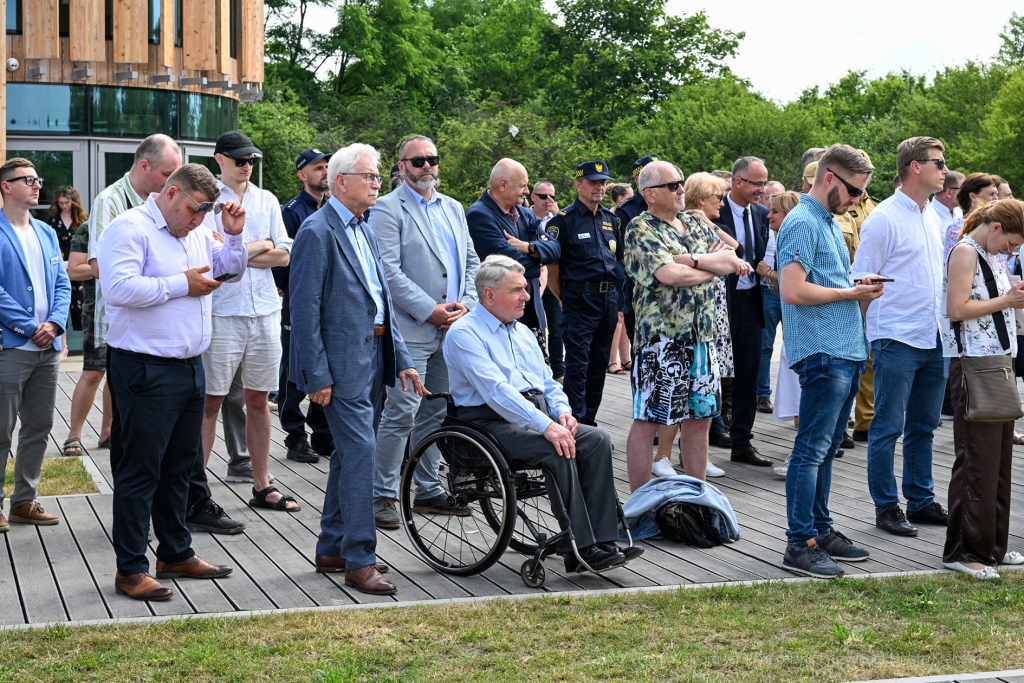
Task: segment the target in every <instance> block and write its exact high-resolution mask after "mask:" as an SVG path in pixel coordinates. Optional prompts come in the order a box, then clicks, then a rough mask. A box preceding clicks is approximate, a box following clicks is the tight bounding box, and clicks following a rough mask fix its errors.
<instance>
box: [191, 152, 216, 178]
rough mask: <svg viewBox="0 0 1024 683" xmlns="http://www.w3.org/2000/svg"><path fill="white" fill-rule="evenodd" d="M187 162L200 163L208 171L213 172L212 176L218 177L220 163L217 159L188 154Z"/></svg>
mask: <svg viewBox="0 0 1024 683" xmlns="http://www.w3.org/2000/svg"><path fill="white" fill-rule="evenodd" d="M188 163H190V164H202V165H203V166H205V167H206V168H208V169H210V173H212V174H213V177H214V178H220V165H219V164H218V163H217V160H216V159H214V158H213V157H201V156H196V155H193V154H190V155H189V156H188Z"/></svg>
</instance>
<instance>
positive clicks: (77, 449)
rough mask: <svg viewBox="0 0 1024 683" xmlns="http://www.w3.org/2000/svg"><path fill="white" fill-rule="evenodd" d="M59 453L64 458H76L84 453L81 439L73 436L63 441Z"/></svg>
mask: <svg viewBox="0 0 1024 683" xmlns="http://www.w3.org/2000/svg"><path fill="white" fill-rule="evenodd" d="M60 454H61V456H62V457H65V458H77V457H78V456H80V455H85V446H83V445H82V439H81V438H79V437H77V436H73V437H71V438H70V439H68V440H67V441H65V442H64V449H63V450H62V451H61V453H60Z"/></svg>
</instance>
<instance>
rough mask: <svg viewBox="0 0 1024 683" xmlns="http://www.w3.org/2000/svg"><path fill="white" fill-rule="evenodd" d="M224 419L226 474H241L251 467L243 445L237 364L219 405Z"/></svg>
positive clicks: (243, 422) (239, 374)
mask: <svg viewBox="0 0 1024 683" xmlns="http://www.w3.org/2000/svg"><path fill="white" fill-rule="evenodd" d="M220 417H221V419H222V420H223V421H224V444H225V445H226V446H227V449H228V474H229V475H230V474H242V473H244V472H248V471H249V470H250V469H251V465H250V464H249V450H248V449H247V448H246V446H245V398H244V397H243V396H242V366H241V365H239V366H238V370H236V371H235V377H234V379H232V380H231V388H230V389H228V395H227V396H225V397H224V403H222V404H221V406H220Z"/></svg>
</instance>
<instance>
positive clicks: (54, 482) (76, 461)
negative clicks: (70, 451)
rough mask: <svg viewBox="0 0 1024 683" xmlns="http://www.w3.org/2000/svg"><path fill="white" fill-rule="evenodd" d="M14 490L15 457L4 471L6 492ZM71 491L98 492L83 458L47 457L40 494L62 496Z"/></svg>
mask: <svg viewBox="0 0 1024 683" xmlns="http://www.w3.org/2000/svg"><path fill="white" fill-rule="evenodd" d="M13 491H14V458H8V460H7V471H6V472H5V473H4V492H5V493H6V494H7V495H8V496H9V495H11V493H12V492H13ZM69 493H96V484H95V483H94V482H93V480H92V477H91V476H90V475H89V472H88V471H87V470H86V469H85V465H83V464H82V460H81V458H77V457H74V458H47V459H46V460H44V461H43V473H42V475H41V476H40V478H39V495H40V496H61V495H67V494H69Z"/></svg>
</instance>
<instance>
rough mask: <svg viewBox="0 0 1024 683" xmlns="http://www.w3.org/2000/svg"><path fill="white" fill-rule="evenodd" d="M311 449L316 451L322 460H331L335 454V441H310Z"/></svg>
mask: <svg viewBox="0 0 1024 683" xmlns="http://www.w3.org/2000/svg"><path fill="white" fill-rule="evenodd" d="M310 442H311V443H310V447H311V448H312V449H313V450H314V451H316V453H317V455H319V456H320V457H321V458H330V457H331V455H333V454H334V441H327V442H324V443H321V442H319V441H317V440H315V439H310Z"/></svg>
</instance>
